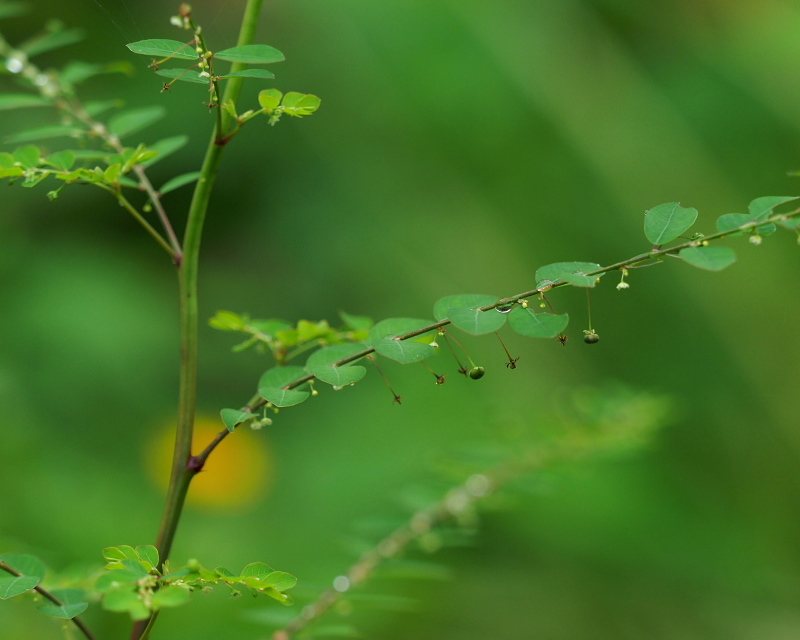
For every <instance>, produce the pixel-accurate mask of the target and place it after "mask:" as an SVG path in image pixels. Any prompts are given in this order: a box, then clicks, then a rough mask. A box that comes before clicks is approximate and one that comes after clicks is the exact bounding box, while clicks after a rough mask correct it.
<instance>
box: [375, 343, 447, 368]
mask: <svg viewBox="0 0 800 640" xmlns="http://www.w3.org/2000/svg"><path fill="white" fill-rule="evenodd" d="M372 346H373V347H374V348H375V351H377V352H378V353H379V354H381V355H382V356H386V357H387V358H391V359H392V360H396V361H397V362H400V363H402V364H410V363H412V362H419V361H420V360H425V358H430V357H431V356H432V355H434V354H435V353H436V349H434V348H433V347H432V346H431V345H429V344H425V343H423V342H414V341H413V340H396V339H393V338H379V339H377V340H373V341H372Z"/></svg>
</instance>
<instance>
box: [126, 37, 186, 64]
mask: <svg viewBox="0 0 800 640" xmlns="http://www.w3.org/2000/svg"><path fill="white" fill-rule="evenodd" d="M125 46H126V47H128V49H130V50H131V51H133V53H138V54H139V55H143V56H154V57H156V58H178V59H180V60H197V58H198V55H197V51H195V50H194V47H193V46H192V45H188V44H186V43H185V42H178V41H177V40H162V39H158V38H157V39H154V40H140V41H139V42H131V43H130V44H128V45H125Z"/></svg>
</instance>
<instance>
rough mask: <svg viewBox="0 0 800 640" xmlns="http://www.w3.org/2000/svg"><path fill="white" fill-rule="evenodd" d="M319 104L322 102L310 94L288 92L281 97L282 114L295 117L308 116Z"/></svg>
mask: <svg viewBox="0 0 800 640" xmlns="http://www.w3.org/2000/svg"><path fill="white" fill-rule="evenodd" d="M321 103H322V100H320V99H319V98H318V97H317V96H315V95H312V94H310V93H297V92H296V91H290V92H289V93H287V94H286V95H285V96H284V97H283V103H282V104H283V112H284V113H286V114H288V115H290V116H295V117H302V116H309V115H311V114H312V113H314V112H315V111H316V110H317V109H319V105H320V104H321Z"/></svg>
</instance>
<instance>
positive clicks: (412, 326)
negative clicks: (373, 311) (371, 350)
mask: <svg viewBox="0 0 800 640" xmlns="http://www.w3.org/2000/svg"><path fill="white" fill-rule="evenodd" d="M430 324H431V322H430V321H429V320H421V319H418V318H387V319H386V320H381V321H380V322H379V323H378V324H376V325H375V326H374V327H372V329H370V332H369V342H370V344H371V345H372V346H375V345H374V344H373V342H374V341H375V340H380V339H381V338H396V337H398V336H404V335H406V334H409V333H413V332H414V331H419V330H420V329H424V328H425V327H427V326H428V325H430ZM426 333H427V332H426ZM420 335H425V334H420Z"/></svg>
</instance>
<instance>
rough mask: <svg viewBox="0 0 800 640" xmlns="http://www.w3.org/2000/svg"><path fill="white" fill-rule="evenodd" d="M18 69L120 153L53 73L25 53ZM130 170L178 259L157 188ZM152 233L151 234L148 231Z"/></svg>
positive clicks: (138, 169) (2, 45)
mask: <svg viewBox="0 0 800 640" xmlns="http://www.w3.org/2000/svg"><path fill="white" fill-rule="evenodd" d="M13 54H14V48H13V47H12V46H11V45H10V44H9V43H8V42H7V41H6V40H5V39H4V38H3V37H2V36H1V35H0V55H2V56H4V57H9V56H11V55H13ZM24 60H25V61H24V63H23V67H22V70H21V71H20V75H22V76H23V77H25V78H27V79H28V80H31V84H32V85H33V86H34V87H35V88H38V90H39V93H40V94H41V95H42V96H43V97H45V98H47V99H48V100H53V105H54V106H55V107H56V108H57V109H61V110H62V111H65V112H66V113H67V114H69V115H71V116H73V117H75V118H77V119H78V120H80V121H81V122H82V123H83V124H85V125H86V126H87V127H88V129H89V131H90V132H91V133H92V134H93V135H96V136H98V137H100V138H101V139H102V140H104V141H105V142H106V143H107V144H108V145H109V146H111V147H112V148H113V149H114V150H115V151H116V152H117V153H122V152H123V151H124V150H125V146H124V145H123V144H122V142H120V140H119V138H118V137H117V136H115V135H114V134H112V133H111V132H110V131H109V130H108V128H107V127H106V126H105V124H103V123H102V122H100V121H99V120H97V119H95V118H93V117H92V116H91V115H90V114H89V113H88V112H87V111H86V109H85V108H84V106H83V104H82V103H81V101H80V100H79V99H78V97H77V96H76V95H74V93H72V92H71V91H68V90H67V89H66V88H65V87H64V86H63V85H62V84H61V82H60V81H59V78H58V75H57V74H43V73H42V71H41V70H40V69H39V68H38V67H37V66H36V65H35V64H33V63H32V62H30V61H29V60H28V59H27V57H26V58H25V59H24ZM40 78H44V79H46V82H44V83H38V82H33V80H34V79H36V80H38V79H40ZM133 171H134V173H136V176H137V177H138V178H139V185H140V187H141V189H142V190H143V191H145V192H146V193H147V195H148V196H149V198H150V201H151V202H152V203H153V208H154V209H155V210H156V213H157V214H158V218H159V220H160V221H161V224H162V226H163V227H164V230H165V232H166V234H167V238H168V239H169V243H170V246H171V252H170V253H171V255H172V256H173V261H174V262H175V263H176V264H179V263H180V260H181V253H182V251H181V245H180V242H179V241H178V237H177V236H176V235H175V230H174V229H173V228H172V224H171V223H170V221H169V217H168V216H167V212H166V211H165V210H164V207H163V205H162V204H161V199H160V196H159V194H158V191H156V189H155V188H154V187H153V183H152V182H150V179H149V178H148V177H147V174H146V173H145V168H144V167H143V166H141V165H138V164H137V165H134V167H133ZM151 235H152V234H151Z"/></svg>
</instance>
